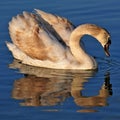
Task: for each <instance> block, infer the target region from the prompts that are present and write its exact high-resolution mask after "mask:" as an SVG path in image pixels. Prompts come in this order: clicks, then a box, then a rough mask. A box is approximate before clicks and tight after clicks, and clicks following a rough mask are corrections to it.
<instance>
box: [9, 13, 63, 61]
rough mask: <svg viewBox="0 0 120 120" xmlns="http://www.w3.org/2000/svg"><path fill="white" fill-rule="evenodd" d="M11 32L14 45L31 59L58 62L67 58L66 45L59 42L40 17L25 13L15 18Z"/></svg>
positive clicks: (11, 24) (11, 25) (10, 26)
mask: <svg viewBox="0 0 120 120" xmlns="http://www.w3.org/2000/svg"><path fill="white" fill-rule="evenodd" d="M38 21H39V22H40V21H41V22H40V23H39V24H38ZM9 32H10V36H11V38H12V41H13V43H14V44H15V45H16V46H17V47H18V48H19V49H20V50H21V51H23V52H24V53H25V54H27V55H28V56H30V57H31V58H34V59H39V60H51V61H58V60H59V59H62V58H64V57H65V54H64V53H65V46H64V45H63V44H64V43H63V44H62V43H61V42H60V41H59V40H57V39H58V37H56V36H54V35H53V33H52V32H51V30H50V31H49V27H46V23H44V20H43V19H42V18H40V16H39V17H38V16H37V15H34V14H32V13H27V12H23V14H22V15H17V16H16V17H13V18H12V21H11V22H10V23H9ZM53 32H54V31H53ZM59 39H60V38H59ZM58 52H59V53H58Z"/></svg>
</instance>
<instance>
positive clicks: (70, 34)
mask: <svg viewBox="0 0 120 120" xmlns="http://www.w3.org/2000/svg"><path fill="white" fill-rule="evenodd" d="M9 33H10V37H11V39H12V42H13V43H11V42H6V44H7V47H8V49H9V50H10V51H11V52H12V54H13V57H14V58H16V59H18V60H20V61H21V62H22V63H23V64H27V65H32V66H37V67H44V68H52V69H78V70H91V69H92V70H94V69H97V67H98V65H97V62H96V60H95V59H94V58H93V57H92V56H90V55H88V54H87V52H86V51H85V50H84V48H83V45H82V42H81V38H82V37H83V36H84V35H90V36H92V37H94V38H96V40H98V42H99V43H100V44H101V45H102V47H103V48H104V50H105V53H106V55H107V56H110V54H109V46H110V44H111V40H110V34H109V32H108V31H107V30H106V29H104V28H102V27H100V26H97V25H95V24H89V23H86V24H81V25H79V26H78V27H75V26H74V25H73V24H72V23H71V22H70V21H69V20H68V19H66V18H63V17H60V16H57V15H53V14H50V13H47V12H44V11H42V10H38V9H35V12H34V13H29V12H23V13H22V14H18V15H17V16H15V17H13V18H12V20H11V21H10V22H9Z"/></svg>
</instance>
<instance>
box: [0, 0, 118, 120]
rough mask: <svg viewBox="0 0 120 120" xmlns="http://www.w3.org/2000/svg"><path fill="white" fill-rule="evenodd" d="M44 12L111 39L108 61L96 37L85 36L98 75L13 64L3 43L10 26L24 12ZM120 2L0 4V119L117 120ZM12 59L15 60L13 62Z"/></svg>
mask: <svg viewBox="0 0 120 120" xmlns="http://www.w3.org/2000/svg"><path fill="white" fill-rule="evenodd" d="M34 8H38V9H42V10H44V11H46V12H51V13H54V14H57V15H60V16H63V17H66V18H68V19H69V20H71V21H72V22H73V23H74V24H75V25H79V24H82V23H94V24H97V25H99V26H102V27H104V28H106V29H107V30H108V31H109V32H110V34H111V39H112V45H111V47H110V53H111V57H110V58H107V57H105V54H104V51H103V49H102V47H101V46H99V43H97V42H96V41H95V39H93V38H91V37H89V36H86V37H84V38H83V40H84V42H85V46H86V48H87V51H88V53H89V54H91V55H93V56H94V57H95V58H96V60H97V62H98V65H99V69H98V71H96V72H95V73H92V72H87V73H86V72H84V73H83V72H78V71H74V72H73V71H68V72H66V71H56V70H49V69H42V68H34V67H30V66H26V65H22V64H20V63H19V61H14V59H13V57H12V55H11V53H10V52H9V51H8V49H7V47H6V45H5V41H11V39H10V37H9V33H8V22H9V21H10V20H11V18H12V17H13V16H15V15H17V14H18V13H22V11H29V12H32V11H33V9H34ZM119 11H120V1H115V0H109V1H104V0H100V1H96V0H64V1H58V0H51V1H48V0H44V1H42V0H41V1H38V0H28V1H25V0H20V1H17V0H11V1H10V0H4V1H0V16H1V17H0V66H1V67H0V71H1V72H0V91H1V92H0V119H1V120H13V119H15V120H51V119H52V120H75V119H76V120H78V119H80V120H96V119H97V120H119V119H120V54H119V51H120V47H119V46H120V41H119V35H120V30H119V28H120V24H119V21H120V12H119ZM13 61H14V62H13Z"/></svg>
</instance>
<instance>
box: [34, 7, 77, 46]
mask: <svg viewBox="0 0 120 120" xmlns="http://www.w3.org/2000/svg"><path fill="white" fill-rule="evenodd" d="M35 11H36V13H37V14H39V15H40V16H41V17H42V18H43V19H44V20H45V21H47V22H48V23H49V24H50V25H52V26H53V28H54V29H55V30H56V32H57V33H58V34H59V35H60V37H61V38H62V39H63V40H64V42H65V43H66V45H68V44H69V37H70V34H71V32H72V31H73V30H74V28H75V26H74V25H73V24H72V23H71V22H70V21H69V20H68V19H66V18H63V17H60V16H56V15H53V14H50V13H46V12H43V11H41V10H38V9H35Z"/></svg>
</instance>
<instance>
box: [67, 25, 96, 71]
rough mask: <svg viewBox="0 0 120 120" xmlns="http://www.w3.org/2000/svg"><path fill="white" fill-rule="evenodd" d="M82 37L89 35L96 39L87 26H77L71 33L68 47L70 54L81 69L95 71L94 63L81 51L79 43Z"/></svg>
mask: <svg viewBox="0 0 120 120" xmlns="http://www.w3.org/2000/svg"><path fill="white" fill-rule="evenodd" d="M84 35H91V36H93V37H95V38H97V37H96V34H95V33H94V30H91V28H89V24H84V25H80V26H78V27H77V28H76V29H75V30H74V31H73V32H72V33H71V36H70V42H69V46H70V49H71V52H72V54H73V55H74V57H75V58H76V60H77V61H78V62H79V63H80V64H81V66H82V68H85V69H96V68H97V63H96V61H95V60H94V59H93V58H92V57H91V56H90V55H88V54H87V53H86V52H85V50H83V48H82V47H81V44H80V41H81V38H82V37H83V36H84Z"/></svg>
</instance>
